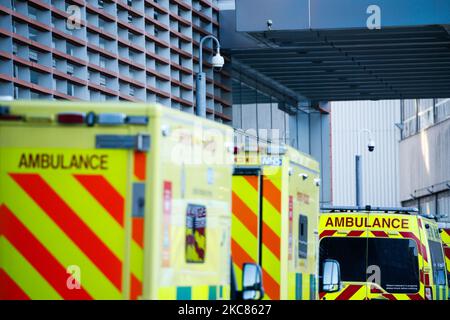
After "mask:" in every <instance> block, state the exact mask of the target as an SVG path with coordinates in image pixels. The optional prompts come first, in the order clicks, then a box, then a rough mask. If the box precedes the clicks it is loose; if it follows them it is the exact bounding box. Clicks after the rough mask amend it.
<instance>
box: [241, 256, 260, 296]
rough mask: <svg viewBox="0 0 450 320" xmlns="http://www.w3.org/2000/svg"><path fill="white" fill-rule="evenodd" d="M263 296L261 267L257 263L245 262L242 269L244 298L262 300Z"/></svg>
mask: <svg viewBox="0 0 450 320" xmlns="http://www.w3.org/2000/svg"><path fill="white" fill-rule="evenodd" d="M263 297H264V289H263V283H262V271H261V267H260V266H259V265H257V264H255V263H244V267H243V270H242V299H243V300H260V299H262V298H263Z"/></svg>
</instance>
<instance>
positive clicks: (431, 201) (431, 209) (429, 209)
mask: <svg viewBox="0 0 450 320" xmlns="http://www.w3.org/2000/svg"><path fill="white" fill-rule="evenodd" d="M419 203H420V208H419V210H420V213H421V214H424V215H429V216H434V215H435V214H436V196H435V195H430V196H426V197H423V198H420V201H419Z"/></svg>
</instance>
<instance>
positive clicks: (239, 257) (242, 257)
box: [231, 239, 255, 269]
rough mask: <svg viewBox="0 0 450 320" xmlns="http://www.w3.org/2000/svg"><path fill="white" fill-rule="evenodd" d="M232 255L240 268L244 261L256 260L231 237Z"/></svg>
mask: <svg viewBox="0 0 450 320" xmlns="http://www.w3.org/2000/svg"><path fill="white" fill-rule="evenodd" d="M231 256H232V257H233V261H234V263H235V264H237V265H238V267H239V268H240V269H242V267H243V265H244V263H255V260H253V259H252V257H250V255H249V254H248V253H247V252H246V251H245V250H244V249H243V248H242V247H241V246H240V245H239V243H237V242H236V241H235V240H234V239H231Z"/></svg>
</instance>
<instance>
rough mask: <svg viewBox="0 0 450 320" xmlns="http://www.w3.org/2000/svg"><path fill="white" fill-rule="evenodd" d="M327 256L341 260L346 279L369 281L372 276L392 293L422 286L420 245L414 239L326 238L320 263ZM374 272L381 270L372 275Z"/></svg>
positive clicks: (342, 274) (412, 289) (411, 290)
mask: <svg viewBox="0 0 450 320" xmlns="http://www.w3.org/2000/svg"><path fill="white" fill-rule="evenodd" d="M325 259H334V260H337V261H338V262H339V264H340V267H341V277H342V281H344V282H368V278H369V277H371V279H374V281H379V284H380V285H381V287H382V288H384V289H385V290H386V291H387V292H389V293H416V292H418V290H419V265H418V254H417V246H416V243H415V242H414V241H413V240H410V239H388V238H369V239H367V238H353V237H348V238H344V237H342V238H339V237H331V238H324V239H322V240H321V242H320V267H322V264H323V261H324V260H325ZM374 270H375V271H374ZM374 272H377V273H378V274H377V275H376V277H374V278H372V276H374ZM377 277H378V278H377Z"/></svg>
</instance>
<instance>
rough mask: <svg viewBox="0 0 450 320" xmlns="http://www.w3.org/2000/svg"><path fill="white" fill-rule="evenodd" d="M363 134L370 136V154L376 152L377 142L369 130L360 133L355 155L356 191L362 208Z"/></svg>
mask: <svg viewBox="0 0 450 320" xmlns="http://www.w3.org/2000/svg"><path fill="white" fill-rule="evenodd" d="M361 133H368V134H369V142H368V144H367V149H368V150H369V152H373V151H374V150H375V142H374V141H373V140H372V132H371V131H370V130H368V129H362V130H361V131H359V132H358V137H357V146H356V150H357V151H356V155H355V189H356V206H357V207H360V206H361V202H362V156H361V152H360V147H361V146H360V140H359V139H360V136H361Z"/></svg>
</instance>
